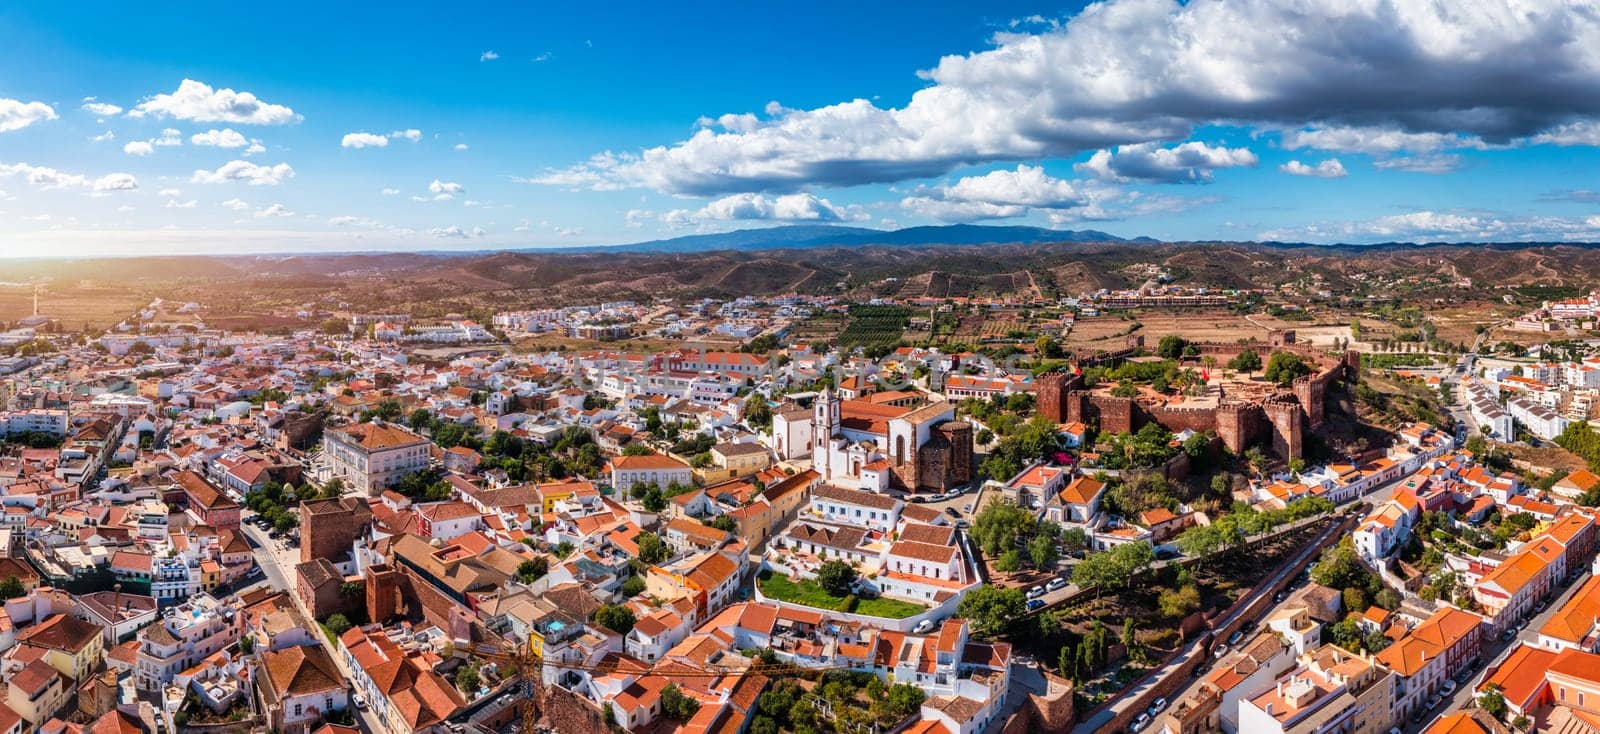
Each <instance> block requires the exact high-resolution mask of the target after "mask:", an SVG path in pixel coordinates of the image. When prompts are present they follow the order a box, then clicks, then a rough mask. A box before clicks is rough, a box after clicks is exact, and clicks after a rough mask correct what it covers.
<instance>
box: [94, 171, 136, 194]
mask: <svg viewBox="0 0 1600 734" xmlns="http://www.w3.org/2000/svg"><path fill="white" fill-rule="evenodd" d="M137 188H139V179H137V178H134V177H133V174H131V173H108V174H106V175H104V176H101V177H100V178H97V179H95V180H94V190H95V191H132V190H134V189H137Z"/></svg>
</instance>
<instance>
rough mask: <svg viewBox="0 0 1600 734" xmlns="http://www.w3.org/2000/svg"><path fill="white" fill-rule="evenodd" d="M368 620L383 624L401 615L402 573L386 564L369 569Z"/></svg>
mask: <svg viewBox="0 0 1600 734" xmlns="http://www.w3.org/2000/svg"><path fill="white" fill-rule="evenodd" d="M366 586H367V599H366V601H367V619H370V620H372V621H374V622H383V621H386V620H388V619H389V618H391V617H393V616H395V615H397V614H400V612H401V606H400V573H399V572H398V571H396V570H395V569H394V567H392V566H390V565H389V564H386V563H379V564H376V565H373V566H368V567H367V576H366Z"/></svg>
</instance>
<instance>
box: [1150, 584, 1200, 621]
mask: <svg viewBox="0 0 1600 734" xmlns="http://www.w3.org/2000/svg"><path fill="white" fill-rule="evenodd" d="M1157 606H1158V607H1160V609H1161V614H1162V615H1163V616H1166V617H1169V618H1171V619H1183V618H1184V617H1187V616H1189V614H1190V613H1191V612H1193V611H1194V610H1196V609H1199V608H1200V590H1199V589H1198V588H1196V587H1195V585H1194V584H1188V585H1185V586H1183V587H1182V588H1178V589H1163V590H1162V591H1161V596H1160V598H1159V599H1158V600H1157Z"/></svg>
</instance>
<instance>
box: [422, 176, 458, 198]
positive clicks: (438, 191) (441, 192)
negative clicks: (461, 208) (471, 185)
mask: <svg viewBox="0 0 1600 734" xmlns="http://www.w3.org/2000/svg"><path fill="white" fill-rule="evenodd" d="M466 190H467V187H465V186H462V185H461V184H458V183H456V182H454V181H440V180H439V179H437V178H436V179H434V180H433V183H430V184H428V191H430V192H432V193H433V198H434V200H435V201H449V200H450V199H454V198H456V194H459V193H462V192H464V191H466Z"/></svg>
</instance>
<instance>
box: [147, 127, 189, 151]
mask: <svg viewBox="0 0 1600 734" xmlns="http://www.w3.org/2000/svg"><path fill="white" fill-rule="evenodd" d="M150 142H152V143H155V144H156V145H157V146H159V147H162V148H169V147H172V146H175V145H183V132H182V131H180V130H178V129H177V128H175V127H169V128H166V129H165V130H162V131H161V137H159V138H156V139H155V140H152V141H150Z"/></svg>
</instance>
